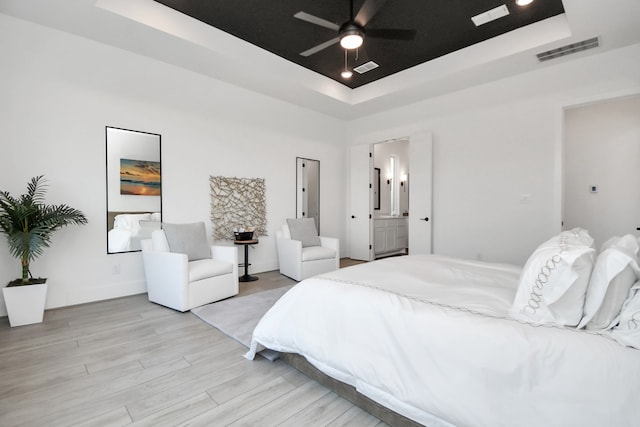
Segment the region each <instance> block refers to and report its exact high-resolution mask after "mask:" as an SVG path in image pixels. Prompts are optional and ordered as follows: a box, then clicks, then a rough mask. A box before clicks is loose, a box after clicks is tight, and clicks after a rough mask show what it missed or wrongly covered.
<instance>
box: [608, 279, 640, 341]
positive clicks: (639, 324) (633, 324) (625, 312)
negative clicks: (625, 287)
mask: <svg viewBox="0 0 640 427" xmlns="http://www.w3.org/2000/svg"><path fill="white" fill-rule="evenodd" d="M638 289H640V282H636V284H635V285H634V286H633V288H632V292H631V295H630V296H629V298H628V299H627V301H625V303H624V305H623V306H622V311H620V316H619V317H618V321H619V323H618V324H617V325H616V326H615V327H614V328H613V330H612V331H611V335H612V336H613V338H615V339H616V341H618V342H619V343H620V344H622V345H627V346H630V347H634V348H637V349H639V350H640V292H638Z"/></svg>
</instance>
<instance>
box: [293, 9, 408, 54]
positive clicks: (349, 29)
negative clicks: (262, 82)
mask: <svg viewBox="0 0 640 427" xmlns="http://www.w3.org/2000/svg"><path fill="white" fill-rule="evenodd" d="M386 2H387V0H366V1H365V2H364V4H363V5H362V7H361V8H360V10H359V11H358V13H357V14H355V16H354V13H353V0H351V2H350V4H351V7H350V18H349V20H348V21H347V22H345V23H344V24H342V25H337V24H334V23H333V22H329V21H327V20H325V19H322V18H318V17H317V16H314V15H311V14H308V13H306V12H298V13H296V14H295V15H293V17H294V18H297V19H300V20H302V21H306V22H309V23H311V24H315V25H320V26H321V27H325V28H329V29H330V30H334V31H337V32H338V37H335V38H333V39H331V40H327V41H326V42H324V43H320V44H319V45H317V46H314V47H312V48H311V49H307V50H305V51H304V52H301V53H300V55H302V56H311V55H313V54H314V53H317V52H320V51H321V50H323V49H326V48H328V47H329V46H332V45H334V44H336V43H338V42H340V45H341V46H342V47H343V48H345V49H356V48H358V47H360V46H361V45H362V43H363V42H364V37H365V35H366V36H367V37H372V38H380V39H390V40H413V39H414V38H415V36H416V30H403V29H395V28H365V27H366V26H367V24H368V23H369V21H371V19H372V18H373V17H374V16H375V15H376V14H377V13H378V11H379V10H380V9H381V8H382V6H384V4H385V3H386Z"/></svg>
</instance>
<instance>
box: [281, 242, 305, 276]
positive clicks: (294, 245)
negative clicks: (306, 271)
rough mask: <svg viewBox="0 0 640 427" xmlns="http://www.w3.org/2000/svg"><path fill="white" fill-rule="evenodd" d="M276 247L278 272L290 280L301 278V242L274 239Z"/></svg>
mask: <svg viewBox="0 0 640 427" xmlns="http://www.w3.org/2000/svg"><path fill="white" fill-rule="evenodd" d="M276 245H277V246H278V264H279V265H280V272H281V273H282V274H284V275H285V276H289V277H292V278H300V277H302V242H301V241H299V240H292V239H287V238H284V237H283V238H276ZM297 280H299V279H297Z"/></svg>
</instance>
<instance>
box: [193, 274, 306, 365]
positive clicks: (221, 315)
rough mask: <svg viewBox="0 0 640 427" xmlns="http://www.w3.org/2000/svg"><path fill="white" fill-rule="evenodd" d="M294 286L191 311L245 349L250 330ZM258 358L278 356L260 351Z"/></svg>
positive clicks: (251, 330) (267, 351)
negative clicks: (260, 356)
mask: <svg viewBox="0 0 640 427" xmlns="http://www.w3.org/2000/svg"><path fill="white" fill-rule="evenodd" d="M293 286H294V285H290V286H283V287H281V288H276V289H270V290H268V291H262V292H256V293H254V294H249V295H246V296H242V297H233V298H228V299H225V300H222V301H218V302H214V303H211V304H207V305H203V306H202V307H197V308H194V309H193V310H191V312H192V313H193V314H195V315H196V316H197V317H199V318H200V319H202V320H203V321H204V322H206V323H208V324H209V325H211V326H213V327H214V328H217V329H219V330H220V331H222V332H223V333H224V334H226V335H228V336H229V337H231V338H233V339H234V340H236V341H238V342H239V343H240V344H242V345H244V346H246V347H247V348H249V346H250V345H251V337H252V335H253V330H254V329H255V327H256V326H257V325H258V322H259V321H260V319H261V318H262V316H263V315H264V314H265V313H266V312H267V311H268V310H269V309H270V308H271V307H272V306H273V304H275V302H276V301H278V299H279V298H280V297H281V296H282V295H284V294H285V292H287V291H288V290H289V289H291V288H292V287H293ZM260 354H261V355H262V356H264V357H266V358H267V359H269V360H275V359H277V357H278V353H277V352H274V351H271V350H263V351H262V352H260Z"/></svg>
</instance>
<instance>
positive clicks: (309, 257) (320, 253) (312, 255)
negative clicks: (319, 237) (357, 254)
mask: <svg viewBox="0 0 640 427" xmlns="http://www.w3.org/2000/svg"><path fill="white" fill-rule="evenodd" d="M335 256H336V251H334V250H333V249H331V248H325V247H324V246H310V247H307V248H302V262H305V261H315V260H319V259H330V258H334V257H335Z"/></svg>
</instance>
